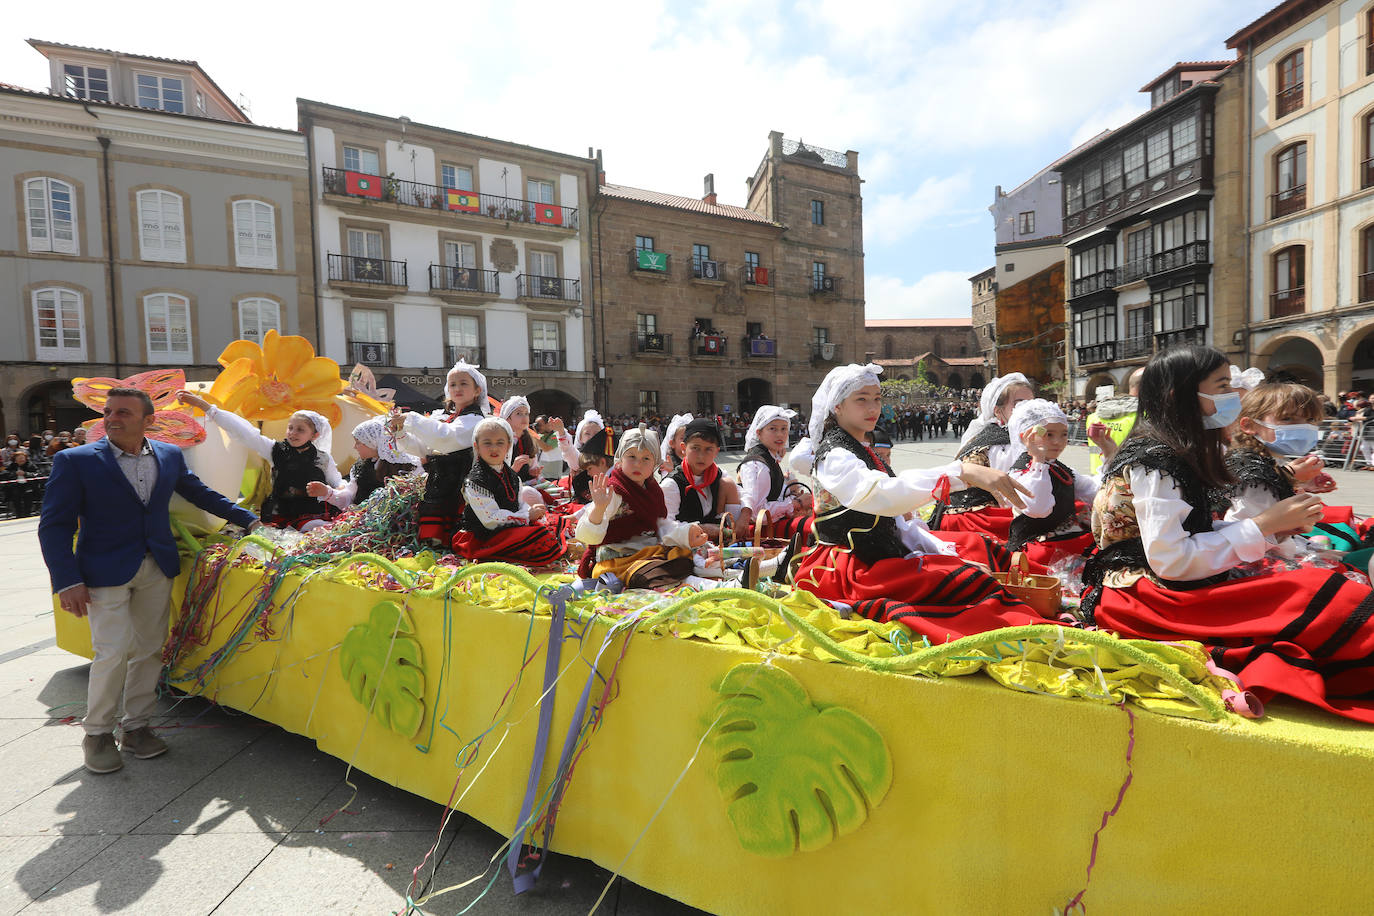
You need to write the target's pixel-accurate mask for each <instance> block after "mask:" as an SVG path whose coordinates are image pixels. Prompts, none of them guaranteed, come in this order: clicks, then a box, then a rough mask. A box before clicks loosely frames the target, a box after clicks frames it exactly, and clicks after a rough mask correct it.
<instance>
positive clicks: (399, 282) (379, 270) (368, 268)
mask: <svg viewBox="0 0 1374 916" xmlns="http://www.w3.org/2000/svg"><path fill="white" fill-rule="evenodd" d="M329 279H330V281H331V282H334V283H367V284H371V285H374V286H405V285H407V282H408V279H407V276H406V262H405V261H388V260H386V259H385V258H368V257H363V256H360V255H351V254H330V255H329Z"/></svg>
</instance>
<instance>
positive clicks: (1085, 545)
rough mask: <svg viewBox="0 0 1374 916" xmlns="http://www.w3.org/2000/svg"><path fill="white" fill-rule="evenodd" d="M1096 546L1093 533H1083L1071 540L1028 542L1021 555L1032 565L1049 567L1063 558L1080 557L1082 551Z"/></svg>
mask: <svg viewBox="0 0 1374 916" xmlns="http://www.w3.org/2000/svg"><path fill="white" fill-rule="evenodd" d="M1096 545H1097V540H1096V539H1095V538H1094V537H1093V533H1092V532H1091V531H1085V532H1083V533H1082V534H1080V535H1077V536H1075V537H1071V538H1059V539H1058V540H1053V541H1030V542H1029V543H1027V544H1026V546H1025V549H1024V550H1023V553H1025V555H1026V559H1028V560H1030V561H1031V563H1032V564H1036V563H1038V564H1040V565H1041V566H1045V567H1049V566H1053V565H1054V564H1055V563H1058V562H1059V561H1060V560H1062V559H1064V558H1065V557H1079V556H1082V555H1083V551H1085V550H1088V549H1089V548H1092V547H1095V546H1096Z"/></svg>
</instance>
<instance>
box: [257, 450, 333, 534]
mask: <svg viewBox="0 0 1374 916" xmlns="http://www.w3.org/2000/svg"><path fill="white" fill-rule="evenodd" d="M319 454H320V452H319V449H317V448H315V446H314V445H306V447H305V448H303V449H298V448H295V447H294V446H292V445H290V444H289V443H287V442H285V441H282V442H274V443H272V494H271V495H270V496H269V497H268V498H267V500H266V501H265V504H264V505H263V514H264V515H280V516H282V517H283V518H294V517H296V516H298V515H308V514H310V513H314V512H323V511H324V503H322V502H320V501H319V500H318V499H315V498H314V497H313V496H310V495H309V494H307V493H306V492H305V487H306V484H308V483H312V482H314V481H319V482H321V483H323V482H324V470H323V469H322V468H321V467H320V465H319V458H318V456H319Z"/></svg>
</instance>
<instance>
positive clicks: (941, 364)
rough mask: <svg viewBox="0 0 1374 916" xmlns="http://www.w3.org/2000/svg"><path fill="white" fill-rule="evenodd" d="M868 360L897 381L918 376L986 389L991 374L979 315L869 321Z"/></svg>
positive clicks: (866, 337) (942, 383)
mask: <svg viewBox="0 0 1374 916" xmlns="http://www.w3.org/2000/svg"><path fill="white" fill-rule="evenodd" d="M864 345H865V349H864V361H865V362H876V363H878V365H880V366H883V367H884V369H885V370H886V371H887V374H888V376H889V377H891V378H894V379H906V378H915V377H916V376H915V367H916V366H917V365H918V364H920V363H922V362H924V363H925V364H926V367H925V373H926V374H925V380H926V381H928V382H930V383H931V384H932V385H939V386H943V387H947V388H953V389H963V388H981V387H983V383H984V382H985V381H986V380H987V379H988V378H989V376H987V375H986V374H985V370H984V365H983V357H982V356H981V355H980V351H979V345H978V337H977V335H976V334H975V333H974V325H973V318H972V317H969V318H874V319H870V320H869V321H867V322H865V324H864Z"/></svg>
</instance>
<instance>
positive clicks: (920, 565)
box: [795, 365, 1047, 642]
mask: <svg viewBox="0 0 1374 916" xmlns="http://www.w3.org/2000/svg"><path fill="white" fill-rule="evenodd" d="M881 372H882V367H881V366H877V365H868V366H859V365H849V366H840V367H837V368H835V369H832V370H831V371H830V374H829V375H827V376H826V377H825V381H824V382H822V383H821V387H820V388H819V389H818V390H817V391H816V395H815V397H814V398H813V399H812V405H811V406H812V410H811V423H810V433H811V436H810V438H811V441H812V442H816V443H818V444H817V445H816V450H815V455H816V458H815V467H814V471H813V475H814V477H815V479H816V483H817V490H816V521H815V525H814V531H815V535H816V540H817V541H818V544H817V546H816V547H814V548H812V549H811V550H810V551H809V552H808V553H807V554H806V556H805V557H804V559H803V560H802V563H801V566H800V568H799V569H798V570H797V574H796V577H795V581H796V584H797V586H798V587H799V588H803V589H805V590H807V591H809V592H812V593H814V594H815V595H817V596H818V597H820V598H823V599H825V600H827V601H831V602H836V603H841V604H845V605H849V606H852V607H853V609H854V610H855V611H856V612H858V613H860V614H863V615H864V616H865V617H869V618H871V619H874V620H898V621H901V622H902V623H904V624H905V625H907V626H908V627H910V628H911V629H912V630H914V631H916V632H917V633H919V634H921V635H923V636H926V637H928V638H929V639H930V640H931V641H933V642H945V641H946V640H949V639H955V638H958V637H961V636H967V635H970V634H972V633H981V632H984V631H987V630H993V629H997V628H999V627H1009V626H1020V625H1023V624H1034V623H1045V622H1047V621H1046V620H1045V619H1044V618H1042V617H1041V616H1040V615H1039V614H1037V613H1036V612H1035V610H1034V609H1032V608H1031V607H1029V606H1027V605H1025V604H1022V603H1021V602H1020V601H1017V600H1016V599H1015V598H1013V597H1012V596H1011V595H1010V594H1008V593H1007V592H1006V591H1005V590H1004V589H1003V588H1002V586H1001V585H1000V584H999V583H998V582H997V580H995V579H993V578H992V576H990V575H989V574H988V571H987V568H986V567H980V566H976V565H973V564H971V563H968V562H966V561H965V560H964V559H963V558H961V557H960V556H958V555H957V554H956V551H955V548H954V545H952V544H950V543H949V542H947V541H943V540H941V539H940V538H938V537H936V536H935V535H934V534H932V532H931V531H930V530H929V529H927V528H926V526H925V524H924V523H922V522H921V520H920V519H919V518H918V517H916V516H915V514H914V510H915V509H917V508H919V507H920V506H922V505H924V504H926V503H928V502H930V501H931V499H932V498H933V492H938V491H942V490H943V489H944V488H945V487H950V488H953V489H961V488H962V487H964V486H965V485H972V486H980V487H983V488H985V489H987V490H988V491H990V492H992V493H995V494H997V497H998V498H1000V499H1005V500H1007V501H1009V502H1011V503H1012V504H1017V503H1018V502H1019V496H1018V495H1017V494H1018V493H1019V492H1020V487H1019V486H1018V485H1017V484H1015V483H1014V482H1013V481H1012V479H1011V478H1010V477H1009V476H1008V475H1007V474H1006V473H1004V472H1002V471H996V470H993V469H991V468H988V467H985V466H983V465H977V464H972V463H970V462H958V461H956V462H953V463H950V464H947V465H944V466H941V467H936V468H929V469H918V470H908V471H903V472H902V473H901V474H893V473H892V470H891V469H890V468H888V467H887V466H886V465H884V464H882V462H880V461H879V460H878V458H877V456H875V455H874V454H873V452H872V450H871V449H870V448H869V447H868V446H867V445H866V444H865V443H864V436H865V434H866V433H868V431H869V430H871V429H872V428H873V427H874V425H876V423H877V421H878V416H879V413H880V411H881V408H882V393H881V389H880V388H879V378H878V375H879V373H881Z"/></svg>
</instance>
